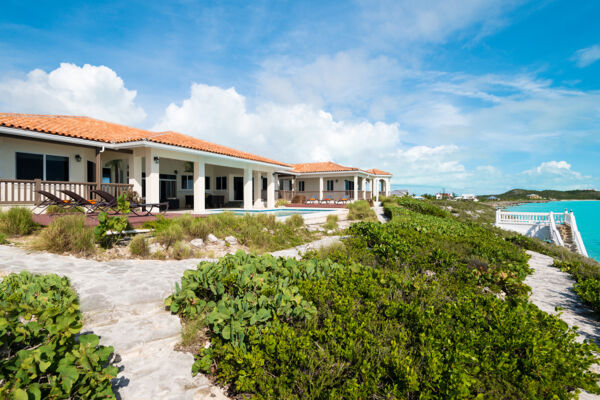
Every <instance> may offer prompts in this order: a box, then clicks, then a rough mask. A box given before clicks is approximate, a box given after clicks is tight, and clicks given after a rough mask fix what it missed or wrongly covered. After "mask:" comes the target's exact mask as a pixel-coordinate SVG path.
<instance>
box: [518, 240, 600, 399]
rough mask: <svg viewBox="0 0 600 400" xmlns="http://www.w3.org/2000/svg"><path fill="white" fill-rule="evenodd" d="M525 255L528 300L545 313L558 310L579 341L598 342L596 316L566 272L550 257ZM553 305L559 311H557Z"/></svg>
mask: <svg viewBox="0 0 600 400" xmlns="http://www.w3.org/2000/svg"><path fill="white" fill-rule="evenodd" d="M527 254H529V255H530V256H531V259H530V260H529V266H530V267H531V268H532V269H533V271H534V272H533V274H531V275H529V276H528V277H527V278H526V279H525V283H526V284H527V285H529V286H530V287H531V296H530V297H529V299H530V301H531V302H532V303H533V304H535V305H536V306H538V307H539V308H540V309H541V310H542V311H545V312H547V313H548V314H558V313H560V318H561V319H562V320H563V321H565V322H566V323H567V324H568V325H569V326H571V327H573V326H576V327H577V332H578V333H579V338H578V340H579V341H581V342H582V341H583V340H586V339H587V340H592V341H594V342H595V343H596V344H598V345H600V324H599V321H598V318H597V316H596V314H595V313H594V311H593V310H591V309H590V308H588V307H587V306H586V305H585V304H583V303H582V301H581V300H580V299H579V297H578V296H577V294H576V293H575V291H573V283H575V281H574V280H573V279H572V278H571V277H570V276H569V274H567V273H566V272H562V271H561V270H560V269H558V268H556V267H553V266H552V264H553V262H554V260H553V258H552V257H548V256H545V255H543V254H539V253H536V252H533V251H527ZM556 307H561V308H562V310H559V311H557V310H556ZM579 398H580V399H582V400H592V399H600V396H597V395H593V394H590V393H587V392H582V393H581V394H580V395H579Z"/></svg>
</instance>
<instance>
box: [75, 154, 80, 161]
mask: <svg viewBox="0 0 600 400" xmlns="http://www.w3.org/2000/svg"><path fill="white" fill-rule="evenodd" d="M75 161H77V162H81V156H80V155H79V154H75Z"/></svg>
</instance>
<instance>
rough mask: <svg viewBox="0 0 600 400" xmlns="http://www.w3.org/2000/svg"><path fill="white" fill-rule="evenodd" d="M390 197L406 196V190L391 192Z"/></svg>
mask: <svg viewBox="0 0 600 400" xmlns="http://www.w3.org/2000/svg"><path fill="white" fill-rule="evenodd" d="M392 196H398V197H403V196H408V190H405V189H401V190H392Z"/></svg>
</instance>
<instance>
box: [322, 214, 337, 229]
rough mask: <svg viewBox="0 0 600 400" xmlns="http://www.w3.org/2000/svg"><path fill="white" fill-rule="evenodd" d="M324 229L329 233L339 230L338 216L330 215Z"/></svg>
mask: <svg viewBox="0 0 600 400" xmlns="http://www.w3.org/2000/svg"><path fill="white" fill-rule="evenodd" d="M323 228H324V229H326V230H328V231H334V230H336V229H337V228H338V216H337V215H336V214H329V215H328V216H327V220H326V221H325V224H323Z"/></svg>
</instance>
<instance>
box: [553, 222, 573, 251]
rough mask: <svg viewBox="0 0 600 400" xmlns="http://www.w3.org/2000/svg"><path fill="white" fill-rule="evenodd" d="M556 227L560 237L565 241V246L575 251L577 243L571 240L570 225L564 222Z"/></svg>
mask: <svg viewBox="0 0 600 400" xmlns="http://www.w3.org/2000/svg"><path fill="white" fill-rule="evenodd" d="M556 227H557V228H558V231H559V232H560V236H561V237H562V239H563V242H564V243H565V247H566V248H567V249H569V250H571V251H572V252H574V253H577V252H578V251H577V245H576V244H575V242H574V241H573V231H572V230H571V227H570V226H569V225H566V224H563V225H557V226H556Z"/></svg>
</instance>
